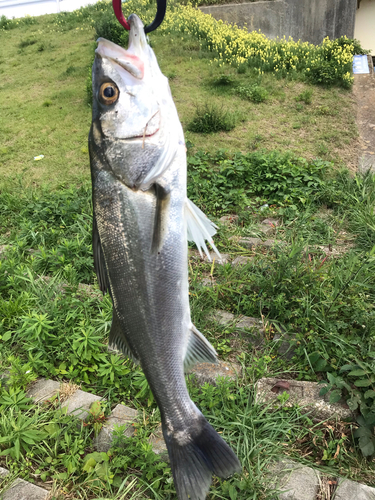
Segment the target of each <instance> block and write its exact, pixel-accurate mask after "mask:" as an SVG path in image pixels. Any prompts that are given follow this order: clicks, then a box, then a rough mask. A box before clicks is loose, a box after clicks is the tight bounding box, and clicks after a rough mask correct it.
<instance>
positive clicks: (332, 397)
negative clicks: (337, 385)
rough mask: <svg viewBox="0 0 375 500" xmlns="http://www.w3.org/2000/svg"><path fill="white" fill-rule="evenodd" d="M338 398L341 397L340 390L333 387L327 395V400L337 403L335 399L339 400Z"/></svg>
mask: <svg viewBox="0 0 375 500" xmlns="http://www.w3.org/2000/svg"><path fill="white" fill-rule="evenodd" d="M340 399H341V390H340V389H335V390H334V391H332V392H331V394H330V395H329V402H330V403H337V401H340Z"/></svg>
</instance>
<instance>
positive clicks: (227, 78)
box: [214, 74, 234, 87]
mask: <svg viewBox="0 0 375 500" xmlns="http://www.w3.org/2000/svg"><path fill="white" fill-rule="evenodd" d="M233 84H234V78H233V77H232V76H231V75H226V74H222V75H219V76H218V77H217V78H215V80H214V85H218V86H224V87H226V86H230V85H233Z"/></svg>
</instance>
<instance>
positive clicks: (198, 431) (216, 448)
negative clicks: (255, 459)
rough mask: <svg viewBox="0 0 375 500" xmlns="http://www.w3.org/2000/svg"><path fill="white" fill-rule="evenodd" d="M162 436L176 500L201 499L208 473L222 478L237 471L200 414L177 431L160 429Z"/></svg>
mask: <svg viewBox="0 0 375 500" xmlns="http://www.w3.org/2000/svg"><path fill="white" fill-rule="evenodd" d="M163 434H164V439H165V443H166V445H167V448H168V453H169V458H170V460H171V466H172V472H173V479H174V484H175V487H176V491H177V496H178V499H179V500H204V499H205V498H206V495H207V493H208V490H209V488H210V485H211V478H212V474H215V475H216V476H219V477H221V478H226V477H228V476H231V475H232V474H234V473H235V472H240V471H241V464H240V462H239V460H238V458H237V456H236V455H235V453H234V452H233V450H232V449H231V448H230V446H229V445H228V444H227V443H226V442H225V441H224V439H223V438H221V437H220V436H219V434H218V433H217V432H216V431H215V429H214V428H213V427H212V426H211V425H210V424H209V423H208V422H207V420H206V419H205V418H204V416H203V415H202V414H200V415H199V419H198V421H197V420H194V421H193V424H192V425H191V426H190V427H187V428H186V427H185V428H184V430H181V431H177V432H170V431H169V430H168V429H166V426H163Z"/></svg>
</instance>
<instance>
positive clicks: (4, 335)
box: [2, 332, 13, 342]
mask: <svg viewBox="0 0 375 500" xmlns="http://www.w3.org/2000/svg"><path fill="white" fill-rule="evenodd" d="M12 333H13V332H5V333H4V334H3V335H2V339H3V341H4V342H7V341H8V340H9V339H10V338H11V337H12Z"/></svg>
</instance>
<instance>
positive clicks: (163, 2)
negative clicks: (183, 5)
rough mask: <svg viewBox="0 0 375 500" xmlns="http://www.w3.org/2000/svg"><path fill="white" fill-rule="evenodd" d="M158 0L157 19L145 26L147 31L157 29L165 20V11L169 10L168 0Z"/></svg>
mask: <svg viewBox="0 0 375 500" xmlns="http://www.w3.org/2000/svg"><path fill="white" fill-rule="evenodd" d="M156 1H157V5H158V6H157V11H156V16H155V19H154V20H153V21H152V23H151V24H149V25H148V26H146V27H145V33H151V31H154V30H156V28H158V27H159V26H160V25H161V23H162V22H163V20H164V17H165V13H166V11H167V0H156Z"/></svg>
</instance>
